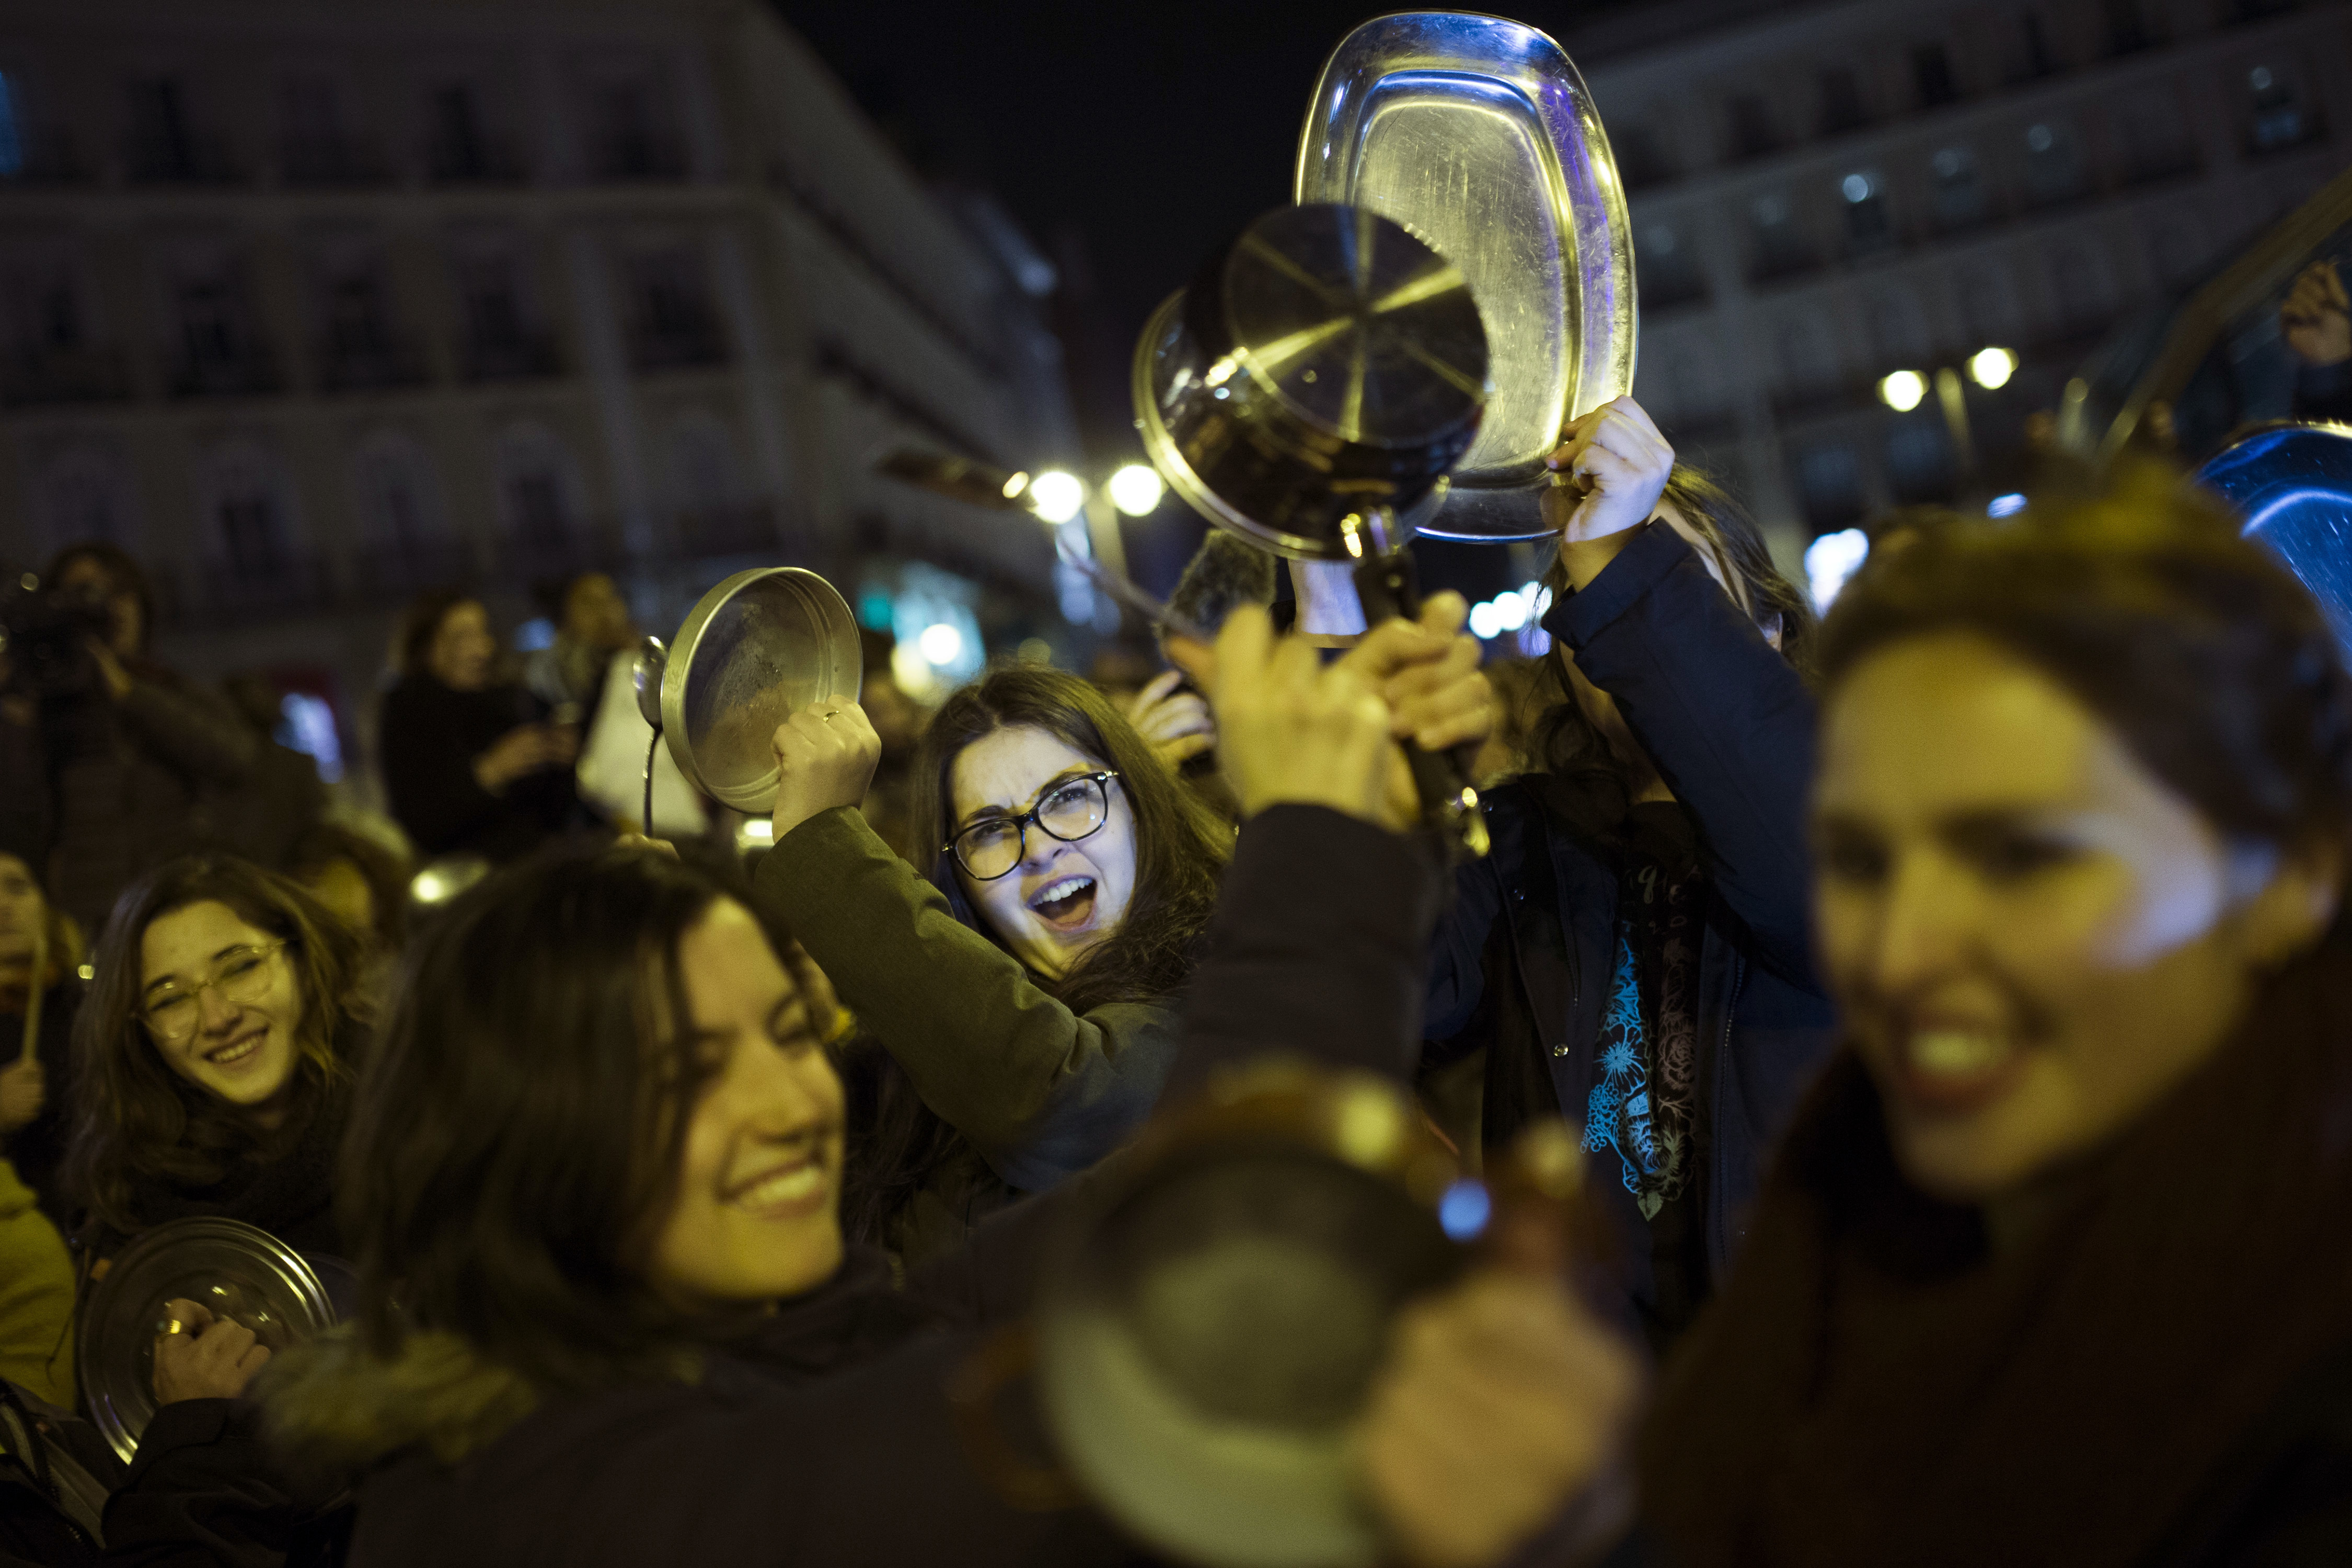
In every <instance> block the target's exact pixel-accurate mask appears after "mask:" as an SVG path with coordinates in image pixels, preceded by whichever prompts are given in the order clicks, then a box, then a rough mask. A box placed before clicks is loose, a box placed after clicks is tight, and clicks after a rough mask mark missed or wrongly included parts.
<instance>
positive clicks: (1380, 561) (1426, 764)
mask: <svg viewBox="0 0 2352 1568" xmlns="http://www.w3.org/2000/svg"><path fill="white" fill-rule="evenodd" d="M1356 596H1357V598H1359V599H1360V600H1361V601H1362V602H1363V606H1364V625H1365V626H1379V625H1380V624H1381V622H1382V621H1385V620H1387V619H1388V618H1389V617H1391V616H1401V617H1402V618H1403V619H1405V620H1408V621H1410V620H1417V619H1419V618H1420V616H1421V584H1420V581H1419V580H1418V579H1417V578H1416V577H1415V576H1414V574H1413V567H1412V555H1411V554H1409V553H1408V552H1406V551H1405V550H1403V549H1402V547H1400V548H1398V549H1395V550H1391V551H1388V552H1385V553H1383V554H1379V555H1367V556H1366V557H1365V558H1364V561H1363V563H1362V564H1361V565H1360V566H1358V567H1357V568H1356ZM1477 755H1478V749H1477V748H1476V747H1475V746H1470V745H1461V746H1454V747H1451V748H1449V749H1448V750H1446V751H1444V752H1424V751H1423V750H1422V749H1421V748H1420V747H1419V746H1416V745H1414V744H1413V743H1412V742H1411V741H1407V742H1404V760H1405V763H1406V765H1407V766H1408V767H1410V768H1412V787H1413V788H1414V790H1415V791H1417V792H1418V793H1419V794H1420V795H1421V808H1422V811H1423V815H1425V816H1428V817H1429V818H1430V819H1431V820H1432V821H1433V822H1435V823H1437V824H1438V825H1439V826H1441V827H1443V828H1444V831H1445V833H1446V836H1447V837H1448V838H1449V839H1450V840H1452V841H1453V842H1454V843H1456V844H1458V845H1460V846H1461V847H1463V848H1464V849H1465V850H1467V851H1469V852H1470V853H1471V854H1473V855H1484V854H1486V845H1487V836H1486V816H1485V815H1484V814H1483V813H1481V812H1480V811H1479V809H1478V792H1477V791H1476V790H1475V789H1473V788H1472V787H1471V786H1470V780H1471V778H1472V777H1473V776H1475V773H1476V772H1477V761H1476V759H1477Z"/></svg>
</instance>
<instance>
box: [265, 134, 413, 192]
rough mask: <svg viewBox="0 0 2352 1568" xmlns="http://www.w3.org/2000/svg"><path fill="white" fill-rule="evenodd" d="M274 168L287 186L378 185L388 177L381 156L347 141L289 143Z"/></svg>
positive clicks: (284, 146) (348, 139) (310, 140)
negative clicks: (276, 167)
mask: <svg viewBox="0 0 2352 1568" xmlns="http://www.w3.org/2000/svg"><path fill="white" fill-rule="evenodd" d="M278 172H279V173H280V174H282V175H283V176H284V178H285V181H286V183H287V184H289V185H378V184H383V182H384V181H386V180H388V179H390V178H391V177H392V172H391V170H390V169H389V168H388V167H387V166H386V164H385V163H384V161H383V154H382V153H379V152H378V151H377V150H376V149H375V148H374V147H373V146H372V145H370V144H368V143H367V142H361V141H358V140H356V139H354V138H350V137H337V138H334V139H332V140H320V139H308V138H306V139H304V140H300V141H289V142H286V143H285V144H284V145H283V146H281V147H280V148H279V149H278Z"/></svg>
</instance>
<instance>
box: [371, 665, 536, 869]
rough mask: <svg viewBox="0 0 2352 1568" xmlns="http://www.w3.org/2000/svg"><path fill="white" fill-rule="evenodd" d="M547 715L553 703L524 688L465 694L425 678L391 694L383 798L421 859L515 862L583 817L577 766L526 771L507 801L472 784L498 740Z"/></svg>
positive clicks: (386, 703) (386, 702) (381, 743)
mask: <svg viewBox="0 0 2352 1568" xmlns="http://www.w3.org/2000/svg"><path fill="white" fill-rule="evenodd" d="M546 717H547V707H546V704H544V703H542V702H541V701H540V700H539V699H538V698H536V697H533V696H532V695H531V694H530V692H529V691H527V690H525V689H523V688H521V687H520V686H490V687H485V688H484V689H481V690H479V691H457V690H453V689H450V688H449V687H446V686H444V685H442V684H441V683H440V682H439V681H438V680H436V679H433V678H432V677H431V676H429V675H421V674H420V675H410V676H406V677H404V678H403V679H402V680H401V682H400V684H399V685H397V686H395V687H394V688H393V689H391V690H390V691H387V692H385V693H384V697H383V722H382V724H381V726H380V729H379V734H378V741H377V747H378V753H379V756H380V758H381V760H382V763H383V787H384V793H385V794H386V795H389V796H390V797H391V804H392V815H393V817H394V820H395V821H397V822H398V823H399V824H400V826H401V828H402V830H403V831H404V832H405V833H406V834H407V835H408V837H410V839H411V840H413V841H414V842H415V845H416V852H417V854H418V855H419V856H421V857H424V858H427V859H430V858H433V857H435V856H439V855H481V856H486V857H488V858H489V859H490V860H492V861H494V862H504V861H508V860H514V859H518V858H521V857H522V856H525V855H528V854H530V852H531V850H533V849H535V848H537V847H539V846H540V845H541V844H542V843H544V842H545V841H546V840H547V839H548V838H550V837H553V836H554V835H556V834H558V833H561V832H562V831H563V830H564V829H565V828H566V827H569V826H572V825H573V823H574V822H575V821H577V820H579V818H580V795H579V792H578V790H577V789H576V788H575V786H574V784H573V783H572V770H571V769H569V768H554V767H551V768H542V769H541V770H540V771H539V772H537V773H527V774H525V775H524V776H523V777H521V778H519V779H516V780H515V781H514V782H513V783H511V784H509V785H508V786H507V787H506V790H505V791H504V793H502V794H499V795H492V794H491V793H490V792H489V791H488V790H486V789H484V788H483V787H482V786H481V784H479V783H478V781H477V780H476V779H475V777H474V759H475V758H477V757H478V756H480V755H481V754H482V753H483V752H487V751H488V750H489V749H490V747H491V746H492V745H494V744H496V743H497V742H498V740H499V737H500V736H501V735H504V734H506V733H507V732H508V731H510V730H512V729H514V728H515V727H516V726H518V725H520V724H532V723H537V722H539V721H541V720H543V719H545V718H546Z"/></svg>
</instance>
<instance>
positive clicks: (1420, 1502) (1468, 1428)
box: [1358, 1268, 1640, 1568]
mask: <svg viewBox="0 0 2352 1568" xmlns="http://www.w3.org/2000/svg"><path fill="white" fill-rule="evenodd" d="M1639 1387H1640V1376H1639V1373H1637V1372H1636V1370H1635V1363H1634V1360H1633V1352H1631V1351H1629V1350H1627V1349H1626V1348H1625V1346H1624V1345H1622V1343H1620V1342H1618V1340H1617V1339H1616V1338H1615V1336H1613V1335H1612V1334H1611V1333H1610V1332H1609V1331H1608V1330H1606V1329H1604V1328H1603V1327H1602V1326H1601V1323H1600V1322H1599V1321H1598V1320H1597V1319H1595V1318H1594V1317H1593V1316H1592V1315H1591V1313H1590V1312H1588V1311H1587V1310H1585V1309H1584V1307H1583V1305H1582V1304H1581V1303H1580V1301H1578V1300H1577V1299H1576V1297H1575V1296H1574V1295H1573V1294H1572V1293H1571V1292H1570V1290H1569V1289H1568V1287H1567V1286H1566V1285H1564V1284H1563V1283H1561V1281H1560V1279H1559V1277H1558V1276H1557V1275H1550V1276H1541V1275H1533V1274H1528V1273H1525V1272H1519V1271H1506V1270H1504V1269H1501V1268H1487V1269H1485V1270H1483V1271H1482V1272H1480V1273H1477V1274H1475V1275H1473V1276H1472V1277H1471V1278H1470V1279H1467V1280H1466V1281H1465V1282H1464V1283H1463V1284H1461V1285H1459V1286H1456V1287H1455V1288H1454V1289H1451V1290H1448V1291H1446V1292H1444V1294H1443V1295H1439V1296H1436V1297H1433V1298H1432V1299H1430V1300H1425V1301H1423V1302H1421V1303H1419V1304H1417V1305H1415V1306H1413V1307H1412V1308H1409V1309H1408V1310H1406V1311H1405V1312H1404V1313H1403V1314H1402V1315H1401V1316H1400V1318H1399V1319H1398V1321H1397V1325H1396V1329H1395V1331H1394V1332H1393V1334H1392V1336H1391V1341H1390V1345H1389V1356H1388V1361H1387V1363H1386V1364H1385V1365H1384V1366H1383V1367H1382V1369H1381V1373H1380V1374H1379V1377H1378V1379H1377V1381H1376V1382H1375V1383H1374V1385H1373V1389H1372V1394H1371V1398H1370V1401H1369V1403H1368V1404H1367V1405H1366V1408H1365V1414H1364V1421H1363V1426H1362V1427H1361V1428H1360V1432H1359V1444H1360V1446H1359V1448H1358V1455H1359V1462H1360V1465H1361V1467H1362V1472H1363V1477H1364V1480H1365V1482H1366V1484H1367V1487H1368V1489H1369V1492H1370V1498H1371V1500H1372V1503H1373V1506H1374V1508H1375V1509H1376V1510H1377V1511H1378V1512H1379V1513H1380V1515H1381V1518H1382V1519H1383V1520H1384V1521H1386V1522H1387V1524H1388V1526H1389V1530H1390V1531H1391V1536H1392V1538H1393V1539H1394V1540H1395V1542H1397V1544H1398V1545H1399V1546H1400V1547H1401V1548H1402V1551H1403V1553H1404V1555H1405V1557H1406V1558H1407V1559H1408V1560H1409V1561H1411V1562H1412V1563H1416V1564H1419V1565H1421V1568H1480V1565H1482V1564H1488V1563H1500V1562H1503V1561H1505V1560H1506V1559H1507V1558H1508V1557H1509V1556H1510V1554H1511V1553H1512V1552H1515V1551H1517V1549H1519V1548H1520V1547H1522V1546H1524V1545H1525V1544H1526V1543H1527V1542H1528V1541H1529V1540H1530V1539H1532V1538H1533V1537H1534V1536H1536V1535H1537V1534H1538V1532H1539V1531H1543V1530H1544V1529H1545V1528H1546V1527H1547V1526H1549V1525H1550V1524H1551V1523H1552V1522H1553V1521H1555V1520H1558V1519H1559V1517H1560V1516H1561V1514H1562V1513H1563V1512H1564V1511H1565V1510H1567V1509H1568V1507H1569V1506H1570V1504H1571V1503H1572V1502H1574V1501H1576V1500H1578V1499H1579V1498H1580V1496H1581V1495H1582V1494H1584V1493H1585V1492H1586V1491H1587V1489H1589V1488H1591V1487H1592V1486H1593V1484H1594V1483H1595V1482H1596V1481H1598V1480H1601V1479H1603V1478H1604V1477H1605V1476H1606V1475H1607V1474H1608V1472H1609V1471H1610V1469H1611V1468H1612V1463H1613V1461H1614V1460H1615V1459H1616V1458H1617V1457H1618V1451H1619V1449H1620V1447H1622V1441H1623V1437H1624V1434H1625V1431H1626V1428H1627V1426H1628V1424H1629V1422H1630V1420H1631V1418H1632V1415H1633V1405H1634V1398H1635V1394H1636V1393H1637V1392H1638V1390H1639Z"/></svg>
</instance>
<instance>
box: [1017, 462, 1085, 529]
mask: <svg viewBox="0 0 2352 1568" xmlns="http://www.w3.org/2000/svg"><path fill="white" fill-rule="evenodd" d="M1028 490H1029V494H1028V502H1029V510H1031V511H1034V512H1035V513H1036V514H1037V515H1038V516H1039V517H1041V518H1044V519H1045V521H1047V522H1053V523H1063V522H1067V521H1070V519H1072V518H1074V517H1076V516H1077V515H1078V513H1079V511H1080V510H1083V509H1084V508H1085V506H1086V504H1087V487H1086V486H1084V485H1082V484H1080V483H1079V482H1078V477H1077V476H1076V474H1066V473H1064V472H1063V471H1062V470H1061V469H1059V468H1048V469H1046V470H1045V472H1044V473H1042V474H1039V475H1037V476H1035V477H1034V478H1033V479H1031V480H1030V481H1029V486H1028Z"/></svg>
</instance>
